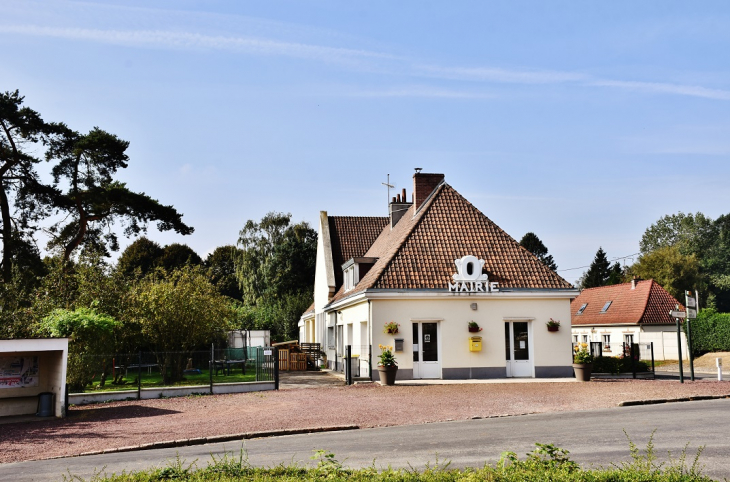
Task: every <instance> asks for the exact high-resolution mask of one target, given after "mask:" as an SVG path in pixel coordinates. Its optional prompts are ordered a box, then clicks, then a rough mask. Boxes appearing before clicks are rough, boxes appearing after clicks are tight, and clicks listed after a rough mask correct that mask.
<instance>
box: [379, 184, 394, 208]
mask: <svg viewBox="0 0 730 482" xmlns="http://www.w3.org/2000/svg"><path fill="white" fill-rule="evenodd" d="M380 184H382V185H383V186H385V187H387V188H388V194H387V197H386V198H385V208H386V209H388V206H389V205H390V189H391V188H394V187H395V186H394V185H392V184H391V183H390V174H388V181H387V182H381V183H380ZM388 216H390V210H389V209H388Z"/></svg>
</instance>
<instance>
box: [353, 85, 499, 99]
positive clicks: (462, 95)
mask: <svg viewBox="0 0 730 482" xmlns="http://www.w3.org/2000/svg"><path fill="white" fill-rule="evenodd" d="M352 96H354V97H373V98H376V97H381V98H383V97H392V98H397V97H403V98H406V97H423V98H434V99H493V98H495V97H496V96H495V95H491V94H483V93H477V92H467V91H460V90H452V89H436V88H432V87H423V86H415V87H402V88H397V89H387V90H372V91H359V92H355V93H353V94H352Z"/></svg>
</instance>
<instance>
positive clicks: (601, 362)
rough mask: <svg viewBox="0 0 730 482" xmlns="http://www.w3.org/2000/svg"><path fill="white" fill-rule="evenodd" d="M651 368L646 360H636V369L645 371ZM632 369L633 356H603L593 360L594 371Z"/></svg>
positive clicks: (615, 373) (604, 371) (614, 372)
mask: <svg viewBox="0 0 730 482" xmlns="http://www.w3.org/2000/svg"><path fill="white" fill-rule="evenodd" d="M648 370H649V364H648V363H647V362H645V361H644V360H637V361H636V371H637V372H645V371H648ZM630 371H632V367H631V358H624V357H620V356H602V357H597V358H595V359H594V361H593V373H613V374H614V375H618V374H619V373H627V372H630Z"/></svg>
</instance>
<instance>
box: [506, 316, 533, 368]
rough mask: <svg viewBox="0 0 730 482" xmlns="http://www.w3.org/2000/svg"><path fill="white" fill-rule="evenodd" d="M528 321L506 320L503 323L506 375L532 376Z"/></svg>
mask: <svg viewBox="0 0 730 482" xmlns="http://www.w3.org/2000/svg"><path fill="white" fill-rule="evenodd" d="M530 344H531V337H530V322H528V321H506V322H505V323H504V345H505V346H504V348H505V354H506V358H507V376H508V377H533V376H535V375H534V373H533V363H532V357H531V355H530V353H531V352H532V347H531V346H530Z"/></svg>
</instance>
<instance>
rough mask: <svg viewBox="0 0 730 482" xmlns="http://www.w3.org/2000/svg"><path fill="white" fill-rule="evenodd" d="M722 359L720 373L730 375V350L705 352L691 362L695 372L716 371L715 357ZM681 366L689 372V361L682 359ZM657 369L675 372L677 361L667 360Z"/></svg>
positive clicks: (677, 366) (677, 367)
mask: <svg viewBox="0 0 730 482" xmlns="http://www.w3.org/2000/svg"><path fill="white" fill-rule="evenodd" d="M717 358H721V359H722V373H723V374H724V375H730V352H728V351H718V352H715V353H705V354H704V355H702V356H701V357H699V358H695V359H694V360H693V361H692V363H693V365H694V368H695V372H700V373H717V365H716V359H717ZM682 366H683V369H684V372H685V373H689V361H688V360H683V361H682ZM656 369H657V371H665V372H677V371H679V363H678V362H677V361H676V360H667V361H666V362H665V363H662V365H661V366H658V367H657V368H656Z"/></svg>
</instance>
